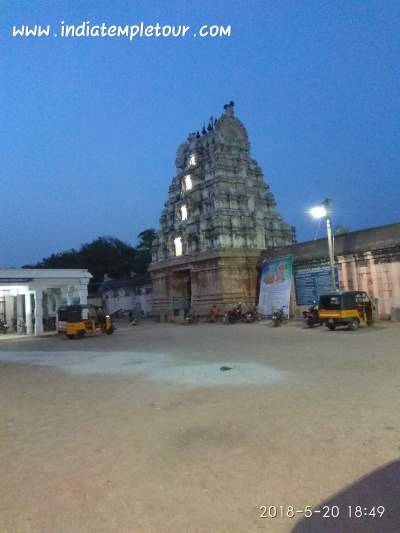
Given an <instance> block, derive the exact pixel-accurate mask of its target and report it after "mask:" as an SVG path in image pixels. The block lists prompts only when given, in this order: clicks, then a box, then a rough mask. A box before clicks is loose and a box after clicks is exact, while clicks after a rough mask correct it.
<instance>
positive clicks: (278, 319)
mask: <svg viewBox="0 0 400 533" xmlns="http://www.w3.org/2000/svg"><path fill="white" fill-rule="evenodd" d="M287 321H288V316H287V313H286V311H285V308H284V307H281V308H280V309H276V310H275V311H273V313H272V326H273V327H274V328H277V327H278V326H281V325H282V324H286V323H287Z"/></svg>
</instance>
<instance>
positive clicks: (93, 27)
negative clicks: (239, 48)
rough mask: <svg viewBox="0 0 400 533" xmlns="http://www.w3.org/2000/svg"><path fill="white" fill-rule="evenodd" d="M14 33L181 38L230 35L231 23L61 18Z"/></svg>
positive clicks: (14, 31)
mask: <svg viewBox="0 0 400 533" xmlns="http://www.w3.org/2000/svg"><path fill="white" fill-rule="evenodd" d="M11 34H12V37H42V38H43V37H61V38H96V37H103V38H104V37H114V38H125V39H129V40H130V41H133V40H134V39H137V38H182V37H200V38H207V37H212V38H218V37H231V35H232V27H231V25H227V26H221V25H217V24H211V25H209V24H203V25H202V26H200V25H199V26H198V27H197V28H192V27H190V26H186V25H184V24H160V23H159V22H157V23H155V24H145V23H144V22H140V23H139V24H132V25H129V24H126V25H115V24H107V23H106V22H102V23H100V24H93V23H92V22H90V21H89V20H87V21H85V22H82V23H80V24H66V23H65V22H64V21H61V23H60V25H59V26H58V28H54V27H52V26H51V25H50V24H47V25H45V26H42V25H38V24H34V25H27V24H22V25H20V26H13V27H12V32H11Z"/></svg>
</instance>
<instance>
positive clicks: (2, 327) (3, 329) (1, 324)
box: [0, 318, 9, 333]
mask: <svg viewBox="0 0 400 533" xmlns="http://www.w3.org/2000/svg"><path fill="white" fill-rule="evenodd" d="M8 330H9V325H8V324H7V322H5V321H4V320H2V319H1V318H0V333H7V332H8Z"/></svg>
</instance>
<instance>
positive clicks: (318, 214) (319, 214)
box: [310, 205, 328, 219]
mask: <svg viewBox="0 0 400 533" xmlns="http://www.w3.org/2000/svg"><path fill="white" fill-rule="evenodd" d="M327 214H328V211H327V209H326V207H324V206H322V205H317V206H316V207H313V208H312V209H310V215H311V216H312V217H313V218H316V219H318V218H325V217H326V216H327Z"/></svg>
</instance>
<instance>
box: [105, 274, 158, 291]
mask: <svg viewBox="0 0 400 533" xmlns="http://www.w3.org/2000/svg"><path fill="white" fill-rule="evenodd" d="M145 285H151V276H150V274H149V273H147V272H146V273H145V274H136V275H135V276H133V277H132V278H128V279H109V280H107V281H104V282H103V283H102V284H101V285H100V287H99V290H98V293H99V294H103V293H104V292H107V291H113V290H118V289H125V288H128V287H129V288H135V287H143V286H145Z"/></svg>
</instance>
